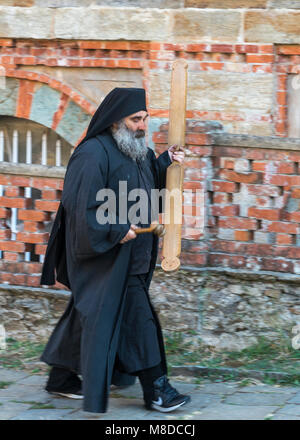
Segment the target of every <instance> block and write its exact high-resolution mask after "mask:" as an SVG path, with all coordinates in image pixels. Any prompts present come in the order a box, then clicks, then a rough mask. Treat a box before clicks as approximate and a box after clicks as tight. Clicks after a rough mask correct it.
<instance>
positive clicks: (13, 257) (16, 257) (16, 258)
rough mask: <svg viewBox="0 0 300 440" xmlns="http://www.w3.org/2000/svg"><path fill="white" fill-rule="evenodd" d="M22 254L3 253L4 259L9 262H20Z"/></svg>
mask: <svg viewBox="0 0 300 440" xmlns="http://www.w3.org/2000/svg"><path fill="white" fill-rule="evenodd" d="M19 257H20V254H18V253H17V252H7V251H4V252H3V259H4V260H7V261H19Z"/></svg>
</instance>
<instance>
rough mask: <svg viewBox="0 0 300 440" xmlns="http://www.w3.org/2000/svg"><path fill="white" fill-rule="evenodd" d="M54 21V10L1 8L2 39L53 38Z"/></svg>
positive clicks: (0, 26) (0, 32)
mask: <svg viewBox="0 0 300 440" xmlns="http://www.w3.org/2000/svg"><path fill="white" fill-rule="evenodd" d="M14 3H15V2H14ZM52 20H53V10H52V9H47V8H36V7H32V8H22V7H9V6H0V37H1V38H2V37H3V38H53V34H52Z"/></svg>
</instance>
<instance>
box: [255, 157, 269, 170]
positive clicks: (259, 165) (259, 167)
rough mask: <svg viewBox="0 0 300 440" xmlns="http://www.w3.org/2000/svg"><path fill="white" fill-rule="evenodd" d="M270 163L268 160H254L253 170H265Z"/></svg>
mask: <svg viewBox="0 0 300 440" xmlns="http://www.w3.org/2000/svg"><path fill="white" fill-rule="evenodd" d="M267 165H268V162H262V161H260V162H257V161H255V160H254V161H253V162H252V170H253V171H262V172H264V171H265V170H266V166H267Z"/></svg>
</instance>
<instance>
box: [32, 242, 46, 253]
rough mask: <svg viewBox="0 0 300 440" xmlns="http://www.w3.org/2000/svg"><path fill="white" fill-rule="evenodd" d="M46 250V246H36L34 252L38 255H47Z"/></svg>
mask: <svg viewBox="0 0 300 440" xmlns="http://www.w3.org/2000/svg"><path fill="white" fill-rule="evenodd" d="M46 249H47V245H46V244H36V245H35V251H34V252H35V253H36V254H37V255H45V253H46Z"/></svg>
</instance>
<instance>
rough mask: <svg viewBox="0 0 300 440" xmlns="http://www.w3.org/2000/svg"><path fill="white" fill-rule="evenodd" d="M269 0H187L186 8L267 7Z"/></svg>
mask: <svg viewBox="0 0 300 440" xmlns="http://www.w3.org/2000/svg"><path fill="white" fill-rule="evenodd" d="M267 4H268V0H185V2H184V5H185V7H186V8H220V9H223V8H232V9H233V8H266V7H267Z"/></svg>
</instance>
